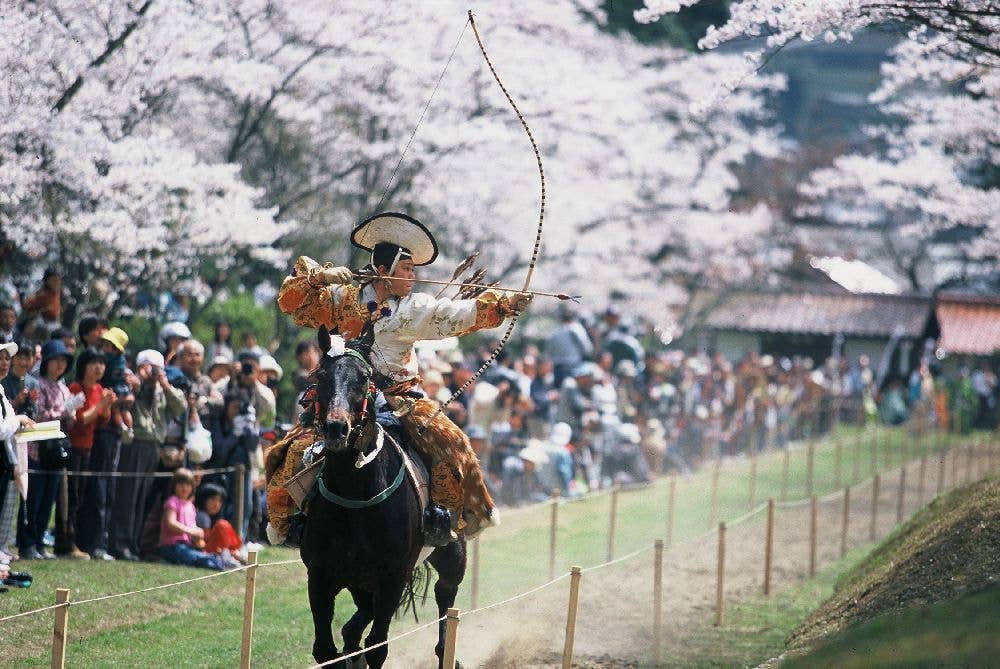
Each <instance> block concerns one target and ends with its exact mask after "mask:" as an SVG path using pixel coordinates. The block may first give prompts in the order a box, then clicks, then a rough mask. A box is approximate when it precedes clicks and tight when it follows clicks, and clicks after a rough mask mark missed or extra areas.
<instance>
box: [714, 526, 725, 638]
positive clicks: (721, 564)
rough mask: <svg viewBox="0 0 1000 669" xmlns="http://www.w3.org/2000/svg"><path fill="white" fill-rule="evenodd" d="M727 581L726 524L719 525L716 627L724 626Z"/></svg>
mask: <svg viewBox="0 0 1000 669" xmlns="http://www.w3.org/2000/svg"><path fill="white" fill-rule="evenodd" d="M725 580H726V524H725V523H719V556H718V565H717V568H716V580H715V626H716V627H719V626H721V625H722V620H723V615H724V614H723V608H724V606H725V601H724V598H723V593H724V592H725V585H726V584H725Z"/></svg>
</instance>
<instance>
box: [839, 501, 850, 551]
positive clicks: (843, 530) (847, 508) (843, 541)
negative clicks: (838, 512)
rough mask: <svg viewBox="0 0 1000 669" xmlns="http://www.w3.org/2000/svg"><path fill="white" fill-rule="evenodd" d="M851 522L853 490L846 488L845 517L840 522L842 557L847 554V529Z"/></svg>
mask: <svg viewBox="0 0 1000 669" xmlns="http://www.w3.org/2000/svg"><path fill="white" fill-rule="evenodd" d="M850 522H851V488H850V486H848V487H847V488H844V517H843V518H842V519H841V522H840V557H844V556H845V555H846V554H847V527H848V525H849V524H850Z"/></svg>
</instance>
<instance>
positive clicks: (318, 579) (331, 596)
mask: <svg viewBox="0 0 1000 669" xmlns="http://www.w3.org/2000/svg"><path fill="white" fill-rule="evenodd" d="M308 579H309V608H310V610H312V617H313V635H314V637H315V640H314V641H313V651H312V654H313V658H314V659H315V660H316V662H319V663H320V664H322V663H323V662H328V661H330V660H332V659H334V658H335V657H337V645H336V644H335V643H334V641H333V605H334V601H335V600H336V599H337V593H338V592H339V591H340V588H335V587H334V586H333V583H332V581H331V579H330V577H329V575H328V574H327V573H326V572H324V571H320V570H316V569H310V570H309V576H308Z"/></svg>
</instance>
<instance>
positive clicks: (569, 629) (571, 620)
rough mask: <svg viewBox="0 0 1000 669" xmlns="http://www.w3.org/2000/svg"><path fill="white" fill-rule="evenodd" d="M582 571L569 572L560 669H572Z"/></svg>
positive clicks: (577, 569)
mask: <svg viewBox="0 0 1000 669" xmlns="http://www.w3.org/2000/svg"><path fill="white" fill-rule="evenodd" d="M582 574H583V569H581V568H580V567H573V568H572V569H570V572H569V606H568V607H567V609H566V641H565V643H564V644H563V657H562V669H572V666H573V637H574V636H575V635H576V605H577V602H579V600H580V576H581V575H582Z"/></svg>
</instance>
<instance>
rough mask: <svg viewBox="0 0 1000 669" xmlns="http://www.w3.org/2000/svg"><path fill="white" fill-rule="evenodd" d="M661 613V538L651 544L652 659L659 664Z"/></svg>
mask: <svg viewBox="0 0 1000 669" xmlns="http://www.w3.org/2000/svg"><path fill="white" fill-rule="evenodd" d="M662 614H663V540H662V539H657V540H656V542H655V543H654V544H653V660H654V661H655V663H656V664H660V635H661V632H662V630H661V627H662V622H663V621H662Z"/></svg>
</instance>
